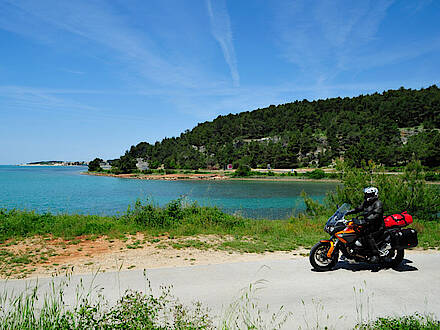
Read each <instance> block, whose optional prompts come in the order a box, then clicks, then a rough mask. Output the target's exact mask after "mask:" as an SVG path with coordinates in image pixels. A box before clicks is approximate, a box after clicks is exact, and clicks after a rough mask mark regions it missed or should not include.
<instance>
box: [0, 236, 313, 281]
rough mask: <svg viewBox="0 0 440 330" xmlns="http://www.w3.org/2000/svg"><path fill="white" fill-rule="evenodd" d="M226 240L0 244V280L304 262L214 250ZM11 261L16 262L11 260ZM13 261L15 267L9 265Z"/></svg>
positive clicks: (37, 240)
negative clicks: (154, 269) (221, 264)
mask: <svg viewBox="0 0 440 330" xmlns="http://www.w3.org/2000/svg"><path fill="white" fill-rule="evenodd" d="M231 239H232V238H231V237H219V236H215V235H209V236H208V235H205V236H197V237H188V238H170V237H168V236H160V237H155V238H151V237H147V236H144V235H143V234H142V233H138V234H137V235H131V236H128V237H127V239H110V238H108V237H98V238H94V239H91V238H90V237H77V238H76V239H74V240H70V241H67V240H63V239H60V238H57V239H52V238H43V237H34V238H30V239H25V240H22V241H19V242H14V241H8V242H5V243H4V244H0V251H2V252H4V253H3V254H7V253H9V254H10V255H12V256H11V257H10V258H9V259H5V258H3V260H1V262H0V277H1V278H6V277H8V278H28V277H47V276H52V275H56V274H63V273H66V272H68V273H69V274H84V273H90V272H97V271H100V272H106V271H117V270H127V269H151V268H161V267H180V266H190V265H209V264H219V263H226V262H228V263H229V262H239V261H257V260H263V259H272V260H273V259H290V258H297V257H301V256H305V255H307V253H308V250H306V249H298V250H295V251H289V252H280V251H278V252H277V251H276V252H266V253H241V252H236V251H231V250H222V249H219V248H218V246H219V244H221V243H222V242H224V241H227V240H231ZM14 258H15V259H14ZM14 260H15V261H14Z"/></svg>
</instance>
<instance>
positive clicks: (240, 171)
mask: <svg viewBox="0 0 440 330" xmlns="http://www.w3.org/2000/svg"><path fill="white" fill-rule="evenodd" d="M251 173H252V171H251V168H250V167H249V166H247V165H244V164H240V165H239V166H238V168H237V169H236V170H235V172H234V174H233V176H234V177H246V176H250V175H251Z"/></svg>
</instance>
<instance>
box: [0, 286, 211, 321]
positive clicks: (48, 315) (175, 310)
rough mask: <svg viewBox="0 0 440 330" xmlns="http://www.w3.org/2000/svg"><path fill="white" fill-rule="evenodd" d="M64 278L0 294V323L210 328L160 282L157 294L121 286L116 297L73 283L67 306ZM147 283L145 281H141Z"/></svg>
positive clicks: (204, 313)
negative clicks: (111, 301) (47, 285)
mask: <svg viewBox="0 0 440 330" xmlns="http://www.w3.org/2000/svg"><path fill="white" fill-rule="evenodd" d="M68 284H69V278H67V280H66V281H63V282H61V284H59V285H55V284H54V282H51V284H50V288H51V290H50V291H49V292H48V293H46V294H43V293H41V292H40V291H39V288H38V284H35V286H33V287H28V288H27V289H26V290H24V291H23V292H21V293H20V294H18V295H14V294H8V293H7V292H6V291H5V292H3V293H2V294H0V329H211V328H212V318H211V317H210V316H209V315H208V310H207V309H206V308H203V306H202V305H201V303H199V302H195V303H193V304H192V305H183V304H182V303H180V302H179V300H178V299H177V298H175V297H174V296H173V295H172V294H171V288H170V287H162V288H161V292H160V294H158V295H154V294H153V293H152V290H151V287H150V286H148V287H147V288H146V292H145V293H144V292H140V291H131V290H127V291H126V292H125V293H124V294H123V295H122V296H121V297H120V298H119V300H118V301H117V302H116V304H113V305H111V304H109V302H108V301H106V300H105V297H104V296H103V295H102V294H101V293H100V292H97V290H96V289H94V288H91V289H89V291H86V290H85V288H84V286H83V285H82V283H81V284H80V285H79V286H78V287H77V288H76V302H74V303H73V305H71V306H69V305H68V304H66V303H65V301H66V300H67V297H66V294H65V293H64V290H65V289H66V286H68ZM147 284H149V282H148V281H147Z"/></svg>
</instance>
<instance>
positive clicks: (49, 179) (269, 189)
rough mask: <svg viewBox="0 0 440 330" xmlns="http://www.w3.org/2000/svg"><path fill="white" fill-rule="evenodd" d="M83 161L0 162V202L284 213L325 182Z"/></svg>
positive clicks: (94, 210) (80, 209)
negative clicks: (96, 170)
mask: <svg viewBox="0 0 440 330" xmlns="http://www.w3.org/2000/svg"><path fill="white" fill-rule="evenodd" d="M86 170H87V168H86V167H80V166H78V167H51V166H41V167H40V166H38V167H36V166H0V208H7V209H12V208H17V209H27V210H36V211H38V212H46V211H50V212H54V213H60V212H61V213H83V214H98V215H114V214H118V213H122V212H124V211H126V210H127V207H128V205H130V204H133V203H134V202H135V201H136V200H137V199H140V200H142V201H147V200H149V201H152V202H154V203H155V204H157V205H164V204H166V203H167V202H169V201H171V200H174V199H177V198H179V197H183V198H185V199H187V200H188V201H197V202H198V203H199V204H201V205H208V206H218V207H219V208H221V209H223V210H224V211H226V212H228V213H239V214H242V215H243V216H247V217H252V218H270V219H283V218H287V217H289V215H291V214H292V213H296V212H298V211H301V210H304V203H303V202H302V199H301V197H300V194H301V191H303V190H304V191H305V192H307V193H308V194H309V195H310V196H311V197H312V198H314V199H317V200H322V199H323V198H324V196H325V194H326V192H328V191H330V190H333V189H335V188H336V185H337V184H336V183H327V182H322V183H320V182H318V183H317V182H268V181H195V180H194V181H193V180H191V181H160V180H133V179H120V178H111V177H96V176H89V175H81V172H84V171H86Z"/></svg>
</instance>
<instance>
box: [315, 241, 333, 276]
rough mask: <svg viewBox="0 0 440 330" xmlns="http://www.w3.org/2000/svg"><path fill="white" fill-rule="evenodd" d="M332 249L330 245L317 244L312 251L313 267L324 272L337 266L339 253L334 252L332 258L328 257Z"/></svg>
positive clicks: (324, 243)
mask: <svg viewBox="0 0 440 330" xmlns="http://www.w3.org/2000/svg"><path fill="white" fill-rule="evenodd" d="M329 249H330V243H328V242H319V243H316V244H315V245H314V246H313V247H312V249H311V250H310V255H309V260H310V264H311V265H312V267H313V268H314V269H315V270H317V271H319V272H324V271H328V270H330V269H332V268H333V267H335V266H336V264H337V263H338V260H339V251H334V252H333V255H332V256H331V258H329V257H327V252H328V250H329Z"/></svg>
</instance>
